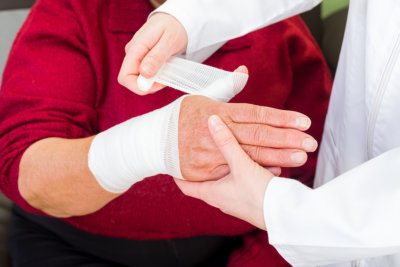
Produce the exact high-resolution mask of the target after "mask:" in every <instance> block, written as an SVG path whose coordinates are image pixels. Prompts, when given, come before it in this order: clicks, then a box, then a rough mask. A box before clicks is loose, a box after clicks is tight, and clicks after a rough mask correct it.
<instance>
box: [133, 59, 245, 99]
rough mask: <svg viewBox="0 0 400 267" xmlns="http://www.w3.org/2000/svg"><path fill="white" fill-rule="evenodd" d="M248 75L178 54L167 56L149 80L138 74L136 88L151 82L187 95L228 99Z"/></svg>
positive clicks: (143, 87)
mask: <svg viewBox="0 0 400 267" xmlns="http://www.w3.org/2000/svg"><path fill="white" fill-rule="evenodd" d="M247 79H248V75H247V74H245V73H241V72H229V71H224V70H221V69H217V68H214V67H210V66H207V65H204V64H200V63H197V62H193V61H189V60H185V59H183V58H179V57H171V58H170V59H168V60H167V62H166V63H165V64H164V65H163V66H162V67H161V69H160V70H159V72H158V73H157V74H156V75H155V76H154V77H153V78H151V79H146V78H144V77H143V76H141V75H139V77H138V81H137V82H138V87H139V89H140V90H142V91H148V90H150V88H151V86H152V85H153V83H154V82H158V83H160V84H163V85H166V86H169V87H172V88H174V89H177V90H179V91H182V92H184V93H188V94H196V95H204V96H208V97H209V98H211V99H214V100H216V101H219V102H228V101H229V100H231V99H232V98H233V97H234V96H235V95H237V94H238V93H239V92H240V91H241V90H242V89H243V87H244V86H245V85H246V82H247Z"/></svg>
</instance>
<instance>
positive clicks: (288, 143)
mask: <svg viewBox="0 0 400 267" xmlns="http://www.w3.org/2000/svg"><path fill="white" fill-rule="evenodd" d="M229 128H230V129H231V130H232V132H233V134H234V135H235V137H236V139H237V140H238V141H239V143H240V144H243V145H251V146H262V147H269V148H281V149H288V148H290V149H298V150H303V151H306V152H314V151H315V150H316V149H317V147H318V143H317V141H316V140H315V139H314V138H313V137H311V136H310V135H308V134H306V133H304V132H302V131H299V130H295V129H287V128H276V127H273V126H270V125H265V124H254V123H231V124H230V125H229Z"/></svg>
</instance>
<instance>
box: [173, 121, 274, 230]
mask: <svg viewBox="0 0 400 267" xmlns="http://www.w3.org/2000/svg"><path fill="white" fill-rule="evenodd" d="M208 126H209V130H210V133H211V136H212V138H213V140H214V142H215V143H216V145H217V147H218V148H219V150H220V151H221V153H222V154H223V156H224V158H225V160H226V161H227V163H228V165H229V168H230V173H229V174H228V175H227V176H225V177H223V178H221V179H220V180H217V181H206V182H189V181H183V180H178V179H175V182H176V184H177V185H178V187H179V188H180V189H181V190H182V192H183V193H184V194H186V195H188V196H191V197H195V198H198V199H201V200H203V201H205V202H206V203H208V204H209V205H211V206H214V207H217V208H219V209H220V210H221V211H223V212H225V213H227V214H230V215H232V216H235V217H237V218H240V219H242V220H245V221H247V222H249V223H251V224H253V225H255V226H256V227H258V228H260V229H263V230H266V226H265V222H264V216H263V201H264V194H265V190H266V188H267V186H268V183H269V181H270V180H271V179H272V177H273V174H272V173H270V172H269V171H268V170H266V169H265V168H263V167H261V166H260V165H258V164H257V163H256V162H254V161H253V160H252V159H251V158H250V157H249V156H248V155H247V154H246V153H245V152H244V151H243V149H242V148H241V147H240V145H239V143H238V141H237V140H236V139H235V137H234V136H233V134H232V132H231V131H230V130H229V128H228V127H227V126H226V125H225V124H224V123H223V122H222V120H221V119H220V118H219V117H218V116H216V115H213V116H211V117H210V118H209V120H208Z"/></svg>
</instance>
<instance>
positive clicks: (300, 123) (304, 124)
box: [296, 117, 311, 129]
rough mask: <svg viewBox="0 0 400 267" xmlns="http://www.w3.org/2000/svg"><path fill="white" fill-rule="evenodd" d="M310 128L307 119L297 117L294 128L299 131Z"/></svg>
mask: <svg viewBox="0 0 400 267" xmlns="http://www.w3.org/2000/svg"><path fill="white" fill-rule="evenodd" d="M310 126H311V120H310V119H309V118H307V117H298V118H297V119H296V127H298V128H301V129H308V128H310Z"/></svg>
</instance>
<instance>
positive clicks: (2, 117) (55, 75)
mask: <svg viewBox="0 0 400 267" xmlns="http://www.w3.org/2000/svg"><path fill="white" fill-rule="evenodd" d="M71 16H74V13H73V12H72V11H71V9H70V8H69V7H68V5H67V4H65V3H64V1H60V0H59V1H53V0H42V1H39V2H38V3H37V4H36V5H35V6H34V7H33V9H32V11H31V13H30V15H29V17H28V19H27V20H26V22H25V23H24V25H23V27H22V29H21V30H20V32H19V34H18V36H17V38H16V40H15V42H14V45H13V47H12V49H11V53H10V56H9V59H8V62H7V65H6V68H5V71H4V75H3V82H2V87H1V91H0V188H1V190H2V191H3V193H4V194H5V195H6V196H7V197H9V198H10V199H11V200H13V201H14V202H16V203H17V204H18V205H20V206H22V207H23V208H24V209H26V210H28V211H30V212H38V211H37V210H35V209H34V208H32V207H30V206H29V205H28V203H26V202H25V201H24V199H23V198H22V197H21V195H20V194H19V191H18V172H19V163H20V159H21V157H22V155H23V153H24V151H25V150H26V149H27V148H28V147H29V146H30V145H31V144H33V143H34V142H36V141H38V140H41V139H44V138H48V137H62V138H80V137H86V136H90V135H93V134H94V133H95V132H96V128H97V126H96V124H97V122H96V110H95V96H96V87H95V78H94V75H93V71H92V68H91V65H90V62H89V60H88V58H87V54H88V53H87V51H86V46H85V42H84V41H85V40H84V38H83V37H82V36H83V34H82V29H81V27H80V25H79V23H78V20H77V19H70V17H71ZM63 17H64V18H66V19H65V20H63V19H60V18H63Z"/></svg>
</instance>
